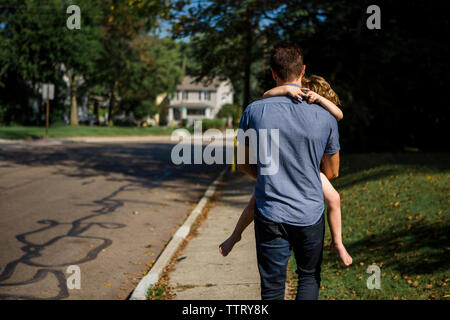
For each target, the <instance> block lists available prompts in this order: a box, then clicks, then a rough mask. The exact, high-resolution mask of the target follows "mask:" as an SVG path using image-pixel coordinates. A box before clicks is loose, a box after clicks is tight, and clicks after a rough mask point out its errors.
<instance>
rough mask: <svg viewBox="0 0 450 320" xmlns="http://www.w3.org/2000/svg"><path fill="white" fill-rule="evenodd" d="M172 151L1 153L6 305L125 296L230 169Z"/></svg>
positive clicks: (0, 148) (105, 148)
mask: <svg viewBox="0 0 450 320" xmlns="http://www.w3.org/2000/svg"><path fill="white" fill-rule="evenodd" d="M172 147H173V144H172V143H170V142H169V141H166V142H165V141H159V142H151V143H136V142H133V143H125V142H121V143H64V144H56V145H45V143H44V145H40V144H32V143H30V144H17V145H16V144H6V145H3V144H0V299H125V298H126V297H128V295H129V294H130V293H131V292H132V290H133V289H134V287H135V286H136V284H137V283H138V281H139V279H140V277H142V275H143V273H145V271H146V270H148V269H149V267H150V265H151V263H152V261H153V260H155V259H156V258H157V256H158V254H159V253H160V252H161V250H162V249H163V248H164V246H165V244H166V243H167V241H168V240H169V239H170V237H171V235H172V234H173V233H174V232H175V231H176V230H177V228H178V226H179V225H180V224H181V223H182V222H183V220H184V219H185V218H186V215H187V214H188V213H189V212H190V211H191V209H192V207H193V206H194V205H195V204H196V202H197V201H198V199H199V198H200V197H201V196H202V195H203V192H204V191H205V190H206V188H207V186H208V185H209V183H210V182H211V181H212V180H213V179H214V178H215V177H216V175H217V174H218V172H219V171H220V170H221V169H222V168H223V166H219V165H204V164H203V165H179V166H176V165H174V164H173V163H172V162H171V160H170V151H171V149H172ZM73 265H74V266H77V267H78V268H79V271H80V273H79V274H80V288H79V289H78V288H77V286H76V285H77V282H76V278H75V276H76V275H77V272H76V269H77V267H75V269H70V268H69V269H68V267H69V266H73ZM73 270H75V272H74V271H73ZM74 279H75V280H74ZM67 280H69V286H67ZM74 286H75V287H74Z"/></svg>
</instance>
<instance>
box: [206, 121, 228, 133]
mask: <svg viewBox="0 0 450 320" xmlns="http://www.w3.org/2000/svg"><path fill="white" fill-rule="evenodd" d="M208 129H219V130H223V129H225V121H224V120H223V119H203V120H202V130H203V131H205V130H208Z"/></svg>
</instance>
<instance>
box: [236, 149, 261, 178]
mask: <svg viewBox="0 0 450 320" xmlns="http://www.w3.org/2000/svg"><path fill="white" fill-rule="evenodd" d="M248 162H250V161H249V148H248V146H245V163H242V164H240V163H238V164H237V169H238V170H239V171H241V172H243V173H245V174H248V175H249V176H250V177H252V178H254V179H257V178H258V166H257V165H256V164H250V163H248Z"/></svg>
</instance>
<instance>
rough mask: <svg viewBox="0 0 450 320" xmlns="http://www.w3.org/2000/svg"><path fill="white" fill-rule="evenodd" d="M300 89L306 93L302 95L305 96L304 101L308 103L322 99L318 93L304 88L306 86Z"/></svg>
mask: <svg viewBox="0 0 450 320" xmlns="http://www.w3.org/2000/svg"><path fill="white" fill-rule="evenodd" d="M302 90H303V91H306V93H305V94H304V97H305V99H306V101H308V103H314V102H317V103H320V100H321V99H322V96H321V95H319V94H318V93H316V92H314V91H312V90H309V89H306V88H302Z"/></svg>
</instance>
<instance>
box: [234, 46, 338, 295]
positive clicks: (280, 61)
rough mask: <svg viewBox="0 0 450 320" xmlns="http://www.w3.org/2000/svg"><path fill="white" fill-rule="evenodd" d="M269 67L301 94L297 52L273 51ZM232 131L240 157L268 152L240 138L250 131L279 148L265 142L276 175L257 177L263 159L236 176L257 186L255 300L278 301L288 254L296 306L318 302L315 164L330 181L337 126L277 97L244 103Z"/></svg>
mask: <svg viewBox="0 0 450 320" xmlns="http://www.w3.org/2000/svg"><path fill="white" fill-rule="evenodd" d="M270 65H271V68H272V75H273V78H274V80H275V81H276V84H277V86H281V85H287V84H288V85H295V86H299V87H301V85H302V77H303V75H304V73H305V66H304V64H303V54H302V51H301V49H300V48H299V47H298V46H296V45H289V44H282V45H278V46H276V47H275V48H274V50H273V52H272V55H271V59H270ZM239 128H240V129H242V131H240V133H238V141H239V143H242V144H245V146H246V151H247V153H250V152H252V153H253V154H258V155H261V154H264V152H266V151H267V150H264V151H263V153H261V151H260V150H259V152H258V150H254V149H255V148H252V145H250V146H249V141H248V140H249V139H246V136H249V135H245V134H243V133H244V132H246V131H247V130H249V129H253V130H255V131H256V132H257V135H258V139H259V140H260V139H261V138H263V137H265V136H266V133H267V132H274V131H273V130H278V131H277V132H278V139H279V140H278V141H279V142H278V145H277V144H276V143H274V141H275V140H276V139H275V140H272V139H268V140H269V142H271V145H270V143H269V142H268V143H267V144H269V145H270V148H271V149H273V148H279V150H278V152H279V159H277V161H276V162H277V163H276V168H277V170H275V171H273V170H271V171H270V172H269V174H267V170H266V171H265V172H266V173H264V171H263V169H264V168H265V167H266V166H267V159H264V161H263V162H262V161H261V158H259V157H258V158H257V164H253V165H252V164H249V163H243V164H239V163H238V169H239V170H240V171H242V172H245V173H247V174H249V175H250V176H252V177H254V178H256V179H257V183H256V187H255V197H256V207H255V238H256V250H257V258H258V269H259V273H260V278H261V297H262V299H274V300H282V299H284V291H285V281H286V267H287V263H288V260H289V257H290V255H291V249H293V250H294V254H295V259H296V262H297V268H298V269H297V273H298V276H299V281H298V288H297V296H296V299H298V300H305V299H307V300H315V299H318V295H319V287H320V272H321V263H322V252H323V240H324V230H325V220H324V201H323V193H322V184H321V180H320V164H321V160H322V166H323V168H322V171H323V172H324V173H325V175H326V176H327V178H328V179H332V178H335V177H337V175H338V171H339V149H340V146H339V133H338V128H337V122H336V119H335V118H334V117H333V116H332V115H331V114H330V113H329V112H328V111H326V110H325V109H323V108H322V107H321V106H319V105H316V104H308V103H307V102H305V101H299V100H294V99H292V98H289V97H287V96H281V97H272V98H267V99H263V100H259V101H256V102H253V103H252V104H250V105H249V106H248V107H247V108H246V109H245V111H244V114H243V115H242V118H241V121H240V124H239ZM261 129H266V130H262V131H260V130H261ZM261 132H264V135H262V134H261ZM259 146H261V144H260V143H259ZM272 153H273V150H272ZM264 158H266V157H264ZM272 160H274V159H272Z"/></svg>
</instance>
